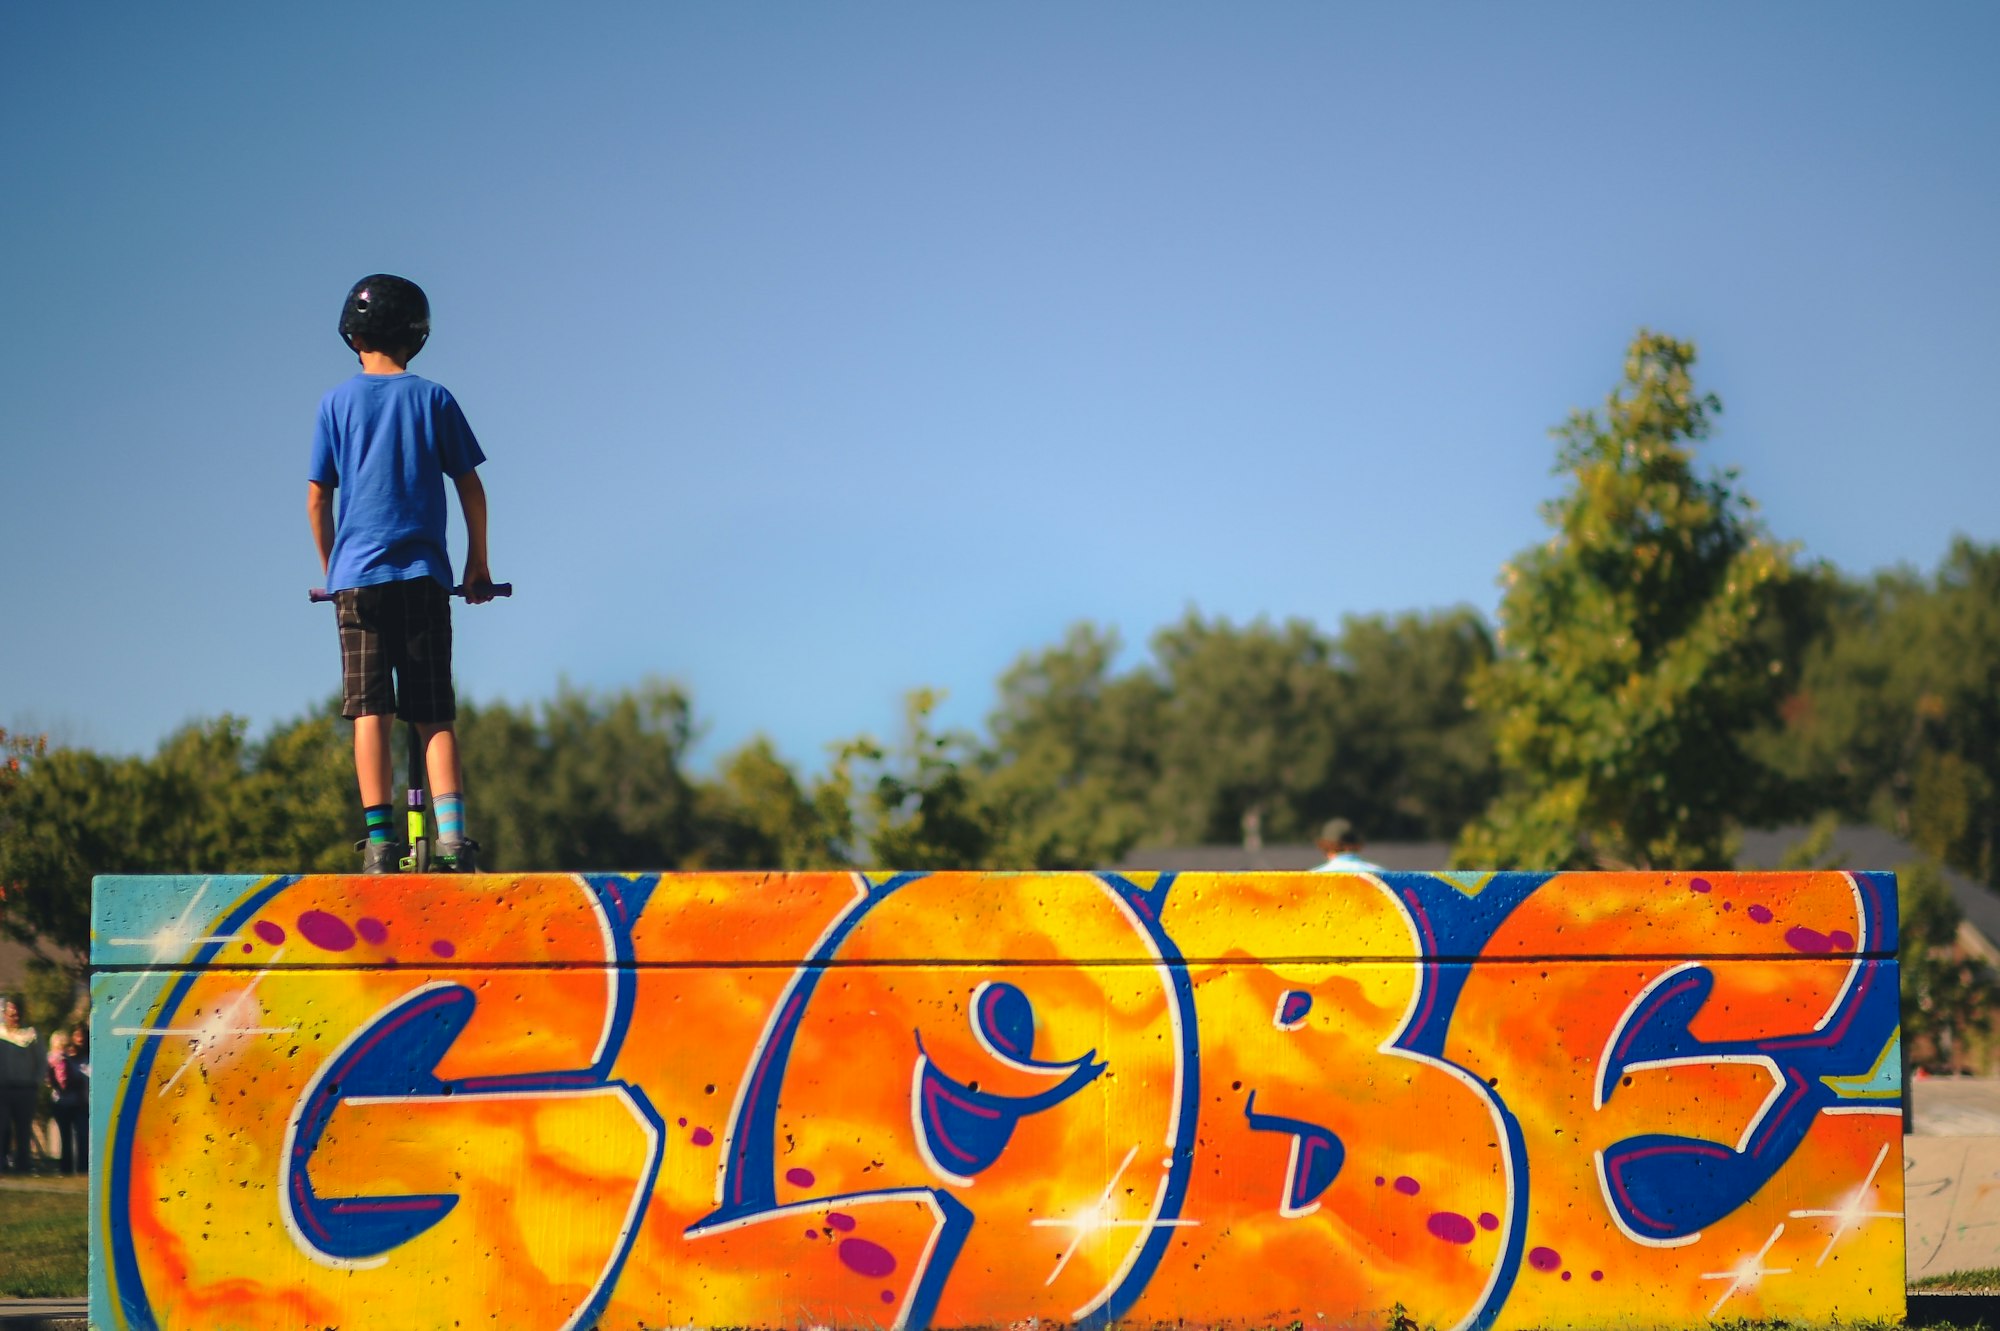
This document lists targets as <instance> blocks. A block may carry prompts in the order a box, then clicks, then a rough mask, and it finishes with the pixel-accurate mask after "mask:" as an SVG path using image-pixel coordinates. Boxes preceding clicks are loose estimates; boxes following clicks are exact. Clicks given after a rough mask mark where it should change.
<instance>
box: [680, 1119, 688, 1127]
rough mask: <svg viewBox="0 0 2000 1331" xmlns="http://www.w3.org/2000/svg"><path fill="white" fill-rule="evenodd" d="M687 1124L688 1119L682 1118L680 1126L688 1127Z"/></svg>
mask: <svg viewBox="0 0 2000 1331" xmlns="http://www.w3.org/2000/svg"><path fill="white" fill-rule="evenodd" d="M687 1125H688V1121H687V1120H686V1119H681V1120H680V1126H682V1127H686V1126H687Z"/></svg>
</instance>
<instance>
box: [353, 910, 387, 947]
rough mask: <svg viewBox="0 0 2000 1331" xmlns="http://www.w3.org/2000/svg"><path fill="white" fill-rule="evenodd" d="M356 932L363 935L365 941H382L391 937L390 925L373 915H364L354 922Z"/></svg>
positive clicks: (362, 939)
mask: <svg viewBox="0 0 2000 1331" xmlns="http://www.w3.org/2000/svg"><path fill="white" fill-rule="evenodd" d="M354 932H355V933H358V934H360V935H361V941H363V942H364V943H380V942H382V941H383V940H385V939H387V938H388V937H389V926H388V925H386V924H384V923H382V921H380V920H378V919H376V918H375V917H374V916H372V915H364V916H362V917H361V918H360V919H358V920H356V921H355V922H354Z"/></svg>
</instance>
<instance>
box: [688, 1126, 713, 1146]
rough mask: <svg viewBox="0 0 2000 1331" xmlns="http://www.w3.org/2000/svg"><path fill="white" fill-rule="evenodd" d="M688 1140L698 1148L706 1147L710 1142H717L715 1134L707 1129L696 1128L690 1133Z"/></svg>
mask: <svg viewBox="0 0 2000 1331" xmlns="http://www.w3.org/2000/svg"><path fill="white" fill-rule="evenodd" d="M688 1140H689V1141H691V1142H693V1143H694V1144H695V1145H696V1146H706V1145H708V1144H709V1143H710V1142H712V1141H714V1140H715V1134H714V1133H712V1132H710V1131H709V1130H708V1129H707V1128H696V1129H695V1130H694V1131H693V1132H690V1133H689V1134H688Z"/></svg>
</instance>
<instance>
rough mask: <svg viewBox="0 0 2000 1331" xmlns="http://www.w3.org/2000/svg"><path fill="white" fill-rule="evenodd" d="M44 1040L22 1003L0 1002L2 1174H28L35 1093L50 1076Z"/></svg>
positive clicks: (0, 1132) (33, 1124)
mask: <svg viewBox="0 0 2000 1331" xmlns="http://www.w3.org/2000/svg"><path fill="white" fill-rule="evenodd" d="M46 1058H47V1055H46V1054H45V1053H43V1051H42V1037H41V1035H40V1034H39V1033H38V1032H37V1031H36V1030H35V1028H34V1027H33V1026H30V1025H29V1024H28V1017H27V1013H26V1012H24V1011H22V1009H21V1004H20V1000H18V999H16V998H13V997H6V998H0V1171H9V1170H11V1171H12V1172H13V1173H16V1174H25V1173H27V1172H28V1163H29V1161H28V1145H29V1142H30V1141H31V1140H32V1139H33V1137H34V1132H35V1092H36V1091H37V1090H39V1089H40V1088H41V1084H42V1078H43V1076H44V1075H46V1073H47V1068H46V1067H45V1066H44V1064H45V1060H46Z"/></svg>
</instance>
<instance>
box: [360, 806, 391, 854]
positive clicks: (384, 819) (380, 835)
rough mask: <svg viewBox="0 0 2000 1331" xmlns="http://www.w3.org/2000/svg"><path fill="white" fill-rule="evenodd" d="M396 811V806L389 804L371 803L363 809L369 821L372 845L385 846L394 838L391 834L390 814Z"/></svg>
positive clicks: (365, 817)
mask: <svg viewBox="0 0 2000 1331" xmlns="http://www.w3.org/2000/svg"><path fill="white" fill-rule="evenodd" d="M394 812H395V808H394V806H392V805H388V804H371V805H369V806H368V807H367V808H365V809H363V810H362V811H361V816H362V818H363V819H365V820H366V821H367V823H368V842H369V844H370V845H375V846H385V845H387V844H388V843H389V842H390V841H391V840H393V839H394V838H393V837H391V836H390V815H391V814H393V813H394Z"/></svg>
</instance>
